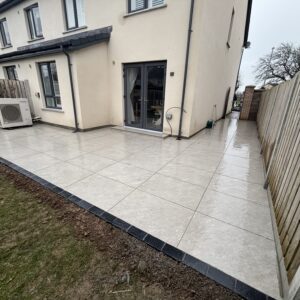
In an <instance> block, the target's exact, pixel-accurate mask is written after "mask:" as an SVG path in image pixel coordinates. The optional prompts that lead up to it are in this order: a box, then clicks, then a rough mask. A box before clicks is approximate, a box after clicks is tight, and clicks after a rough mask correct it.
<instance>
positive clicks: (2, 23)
mask: <svg viewBox="0 0 300 300" xmlns="http://www.w3.org/2000/svg"><path fill="white" fill-rule="evenodd" d="M0 33H1V43H2V46H3V48H5V47H9V46H11V40H10V35H9V32H8V25H7V21H6V19H2V20H0Z"/></svg>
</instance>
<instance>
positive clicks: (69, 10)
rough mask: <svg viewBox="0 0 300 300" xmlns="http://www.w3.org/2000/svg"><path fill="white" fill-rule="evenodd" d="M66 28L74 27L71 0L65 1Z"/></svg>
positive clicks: (73, 12)
mask: <svg viewBox="0 0 300 300" xmlns="http://www.w3.org/2000/svg"><path fill="white" fill-rule="evenodd" d="M65 3H66V14H67V23H68V28H69V29H70V28H74V27H76V21H75V9H74V2H73V0H65Z"/></svg>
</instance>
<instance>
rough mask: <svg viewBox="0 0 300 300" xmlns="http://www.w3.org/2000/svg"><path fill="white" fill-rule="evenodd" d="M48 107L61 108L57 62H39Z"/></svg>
mask: <svg viewBox="0 0 300 300" xmlns="http://www.w3.org/2000/svg"><path fill="white" fill-rule="evenodd" d="M39 68H40V73H41V79H42V84H43V90H44V96H45V104H46V107H47V108H55V109H61V100H60V90H59V83H58V76H57V70H56V64H55V62H53V61H51V62H44V63H40V64H39Z"/></svg>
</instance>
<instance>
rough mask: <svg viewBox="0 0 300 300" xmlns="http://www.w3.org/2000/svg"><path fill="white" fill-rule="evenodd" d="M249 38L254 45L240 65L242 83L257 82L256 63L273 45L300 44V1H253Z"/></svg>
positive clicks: (247, 51)
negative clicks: (283, 43)
mask: <svg viewBox="0 0 300 300" xmlns="http://www.w3.org/2000/svg"><path fill="white" fill-rule="evenodd" d="M249 41H250V42H251V48H249V49H245V51H244V57H243V61H242V66H241V79H242V84H243V86H245V85H251V84H256V82H255V78H254V77H255V75H254V69H255V65H256V64H257V61H258V59H259V58H260V57H261V56H263V55H265V54H267V53H269V52H271V49H272V47H273V46H278V45H279V44H280V43H281V42H292V43H294V44H295V45H299V46H300V0H253V8H252V17H251V25H250V33H249Z"/></svg>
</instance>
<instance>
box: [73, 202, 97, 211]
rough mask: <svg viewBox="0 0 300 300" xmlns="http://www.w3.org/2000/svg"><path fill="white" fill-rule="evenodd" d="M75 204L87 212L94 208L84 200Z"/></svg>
mask: <svg viewBox="0 0 300 300" xmlns="http://www.w3.org/2000/svg"><path fill="white" fill-rule="evenodd" d="M76 204H77V205H78V206H80V207H81V208H84V209H85V210H89V209H90V208H92V207H93V206H94V205H93V204H91V203H89V202H86V201H84V200H80V201H78V202H76Z"/></svg>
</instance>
